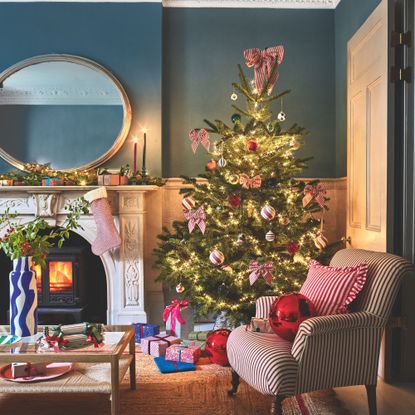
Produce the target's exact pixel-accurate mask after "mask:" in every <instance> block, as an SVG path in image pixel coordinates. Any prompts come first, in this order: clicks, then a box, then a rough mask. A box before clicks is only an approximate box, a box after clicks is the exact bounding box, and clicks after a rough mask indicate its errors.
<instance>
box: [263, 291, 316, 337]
mask: <svg viewBox="0 0 415 415" xmlns="http://www.w3.org/2000/svg"><path fill="white" fill-rule="evenodd" d="M315 315H316V309H315V308H314V305H313V304H312V303H311V301H310V300H308V299H307V297H305V296H304V295H302V294H299V293H289V294H283V295H281V297H278V298H277V299H276V300H275V301H274V302H273V304H272V306H271V311H270V313H269V323H270V325H271V327H272V329H273V330H274V332H275V334H277V335H278V336H280V337H282V338H283V339H285V340H290V341H293V340H294V337H295V335H296V334H297V331H298V328H299V327H300V324H301V323H302V322H303V321H304V320H307V319H308V318H310V317H314V316H315Z"/></svg>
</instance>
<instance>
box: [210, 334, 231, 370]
mask: <svg viewBox="0 0 415 415" xmlns="http://www.w3.org/2000/svg"><path fill="white" fill-rule="evenodd" d="M230 334H231V331H230V330H227V329H219V330H215V331H212V333H209V335H208V336H207V338H206V348H205V350H206V354H207V355H208V356H209V358H210V360H211V362H212V363H216V364H217V365H220V366H229V360H228V354H227V353H226V343H227V342H228V337H229V335H230Z"/></svg>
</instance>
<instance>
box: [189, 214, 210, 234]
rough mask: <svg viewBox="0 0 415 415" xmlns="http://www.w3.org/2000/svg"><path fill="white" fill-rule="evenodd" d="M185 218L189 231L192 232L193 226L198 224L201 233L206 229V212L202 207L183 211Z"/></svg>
mask: <svg viewBox="0 0 415 415" xmlns="http://www.w3.org/2000/svg"><path fill="white" fill-rule="evenodd" d="M184 216H185V218H186V219H187V220H188V221H189V222H188V224H187V226H188V228H189V232H190V233H192V232H193V229H194V228H195V226H196V225H197V226H199V229H200V230H201V231H202V233H203V234H204V233H205V230H206V222H205V220H206V213H205V211H204V210H203V208H201V207H200V208H199V209H197V210H194V211H193V210H188V211H187V212H184Z"/></svg>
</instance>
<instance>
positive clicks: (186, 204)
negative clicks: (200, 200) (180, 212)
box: [182, 196, 195, 210]
mask: <svg viewBox="0 0 415 415" xmlns="http://www.w3.org/2000/svg"><path fill="white" fill-rule="evenodd" d="M182 206H183V209H185V210H191V209H193V208H194V207H195V201H194V200H193V199H192V198H191V197H190V196H188V197H185V198H184V199H183V200H182Z"/></svg>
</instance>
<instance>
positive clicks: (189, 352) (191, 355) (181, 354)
mask: <svg viewBox="0 0 415 415" xmlns="http://www.w3.org/2000/svg"><path fill="white" fill-rule="evenodd" d="M200 353H201V350H200V347H199V346H196V345H195V344H192V345H191V346H187V345H185V344H173V345H172V346H170V347H168V348H167V350H166V360H172V361H174V362H183V363H196V362H197V361H198V360H199V357H200Z"/></svg>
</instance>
